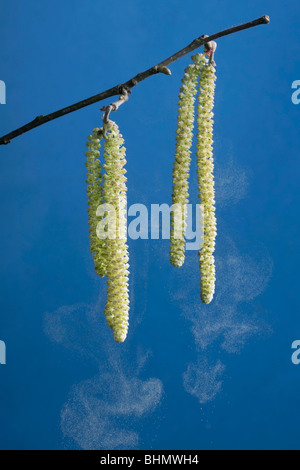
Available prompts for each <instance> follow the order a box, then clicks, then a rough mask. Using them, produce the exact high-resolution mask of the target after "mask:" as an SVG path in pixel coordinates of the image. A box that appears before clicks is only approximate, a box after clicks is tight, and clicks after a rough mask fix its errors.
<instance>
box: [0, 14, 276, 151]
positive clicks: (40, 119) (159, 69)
mask: <svg viewBox="0 0 300 470" xmlns="http://www.w3.org/2000/svg"><path fill="white" fill-rule="evenodd" d="M269 22H270V18H269V17H268V16H267V15H264V16H262V17H261V18H258V19H256V20H253V21H249V22H248V23H244V24H241V25H239V26H233V27H232V28H228V29H225V30H224V31H221V32H219V33H216V34H213V35H211V36H207V37H203V36H200V37H199V38H196V39H194V41H193V42H191V44H189V45H188V46H186V47H184V48H183V49H181V50H180V51H178V52H176V53H175V54H174V55H172V56H170V57H169V58H168V59H166V60H163V61H162V62H160V63H159V64H157V65H155V66H154V67H151V68H150V69H148V70H145V71H144V72H142V73H138V74H137V75H136V76H135V77H133V78H131V79H130V80H128V81H127V82H126V83H124V84H122V85H116V86H114V87H113V88H110V89H109V90H105V91H103V92H101V93H99V94H97V95H94V96H92V97H91V98H87V99H85V100H82V101H79V102H78V103H75V104H72V105H71V106H67V107H66V108H63V109H60V110H58V111H55V112H54V113H51V114H47V115H46V116H43V115H41V116H37V117H36V118H35V119H34V120H33V121H31V122H29V123H28V124H25V125H24V126H22V127H19V128H18V129H16V130H14V131H12V132H10V133H9V134H6V135H4V136H3V137H0V145H3V144H9V143H10V141H11V140H12V139H14V138H16V137H18V136H19V135H22V134H25V132H29V131H31V130H32V129H34V128H36V127H39V126H41V125H42V124H46V122H49V121H53V120H54V119H57V118H59V117H61V116H65V115H66V114H69V113H73V112H74V111H77V110H78V109H81V108H85V107H86V106H89V105H91V104H93V103H97V102H98V101H102V100H104V99H106V98H109V97H110V96H115V95H124V90H126V91H127V93H130V90H131V88H133V87H134V86H136V85H137V84H138V83H140V82H142V81H143V80H145V79H146V78H148V77H150V76H151V75H155V74H157V73H167V74H168V72H166V70H168V69H166V66H167V65H169V64H171V63H172V62H175V61H176V60H178V59H180V58H181V57H183V56H184V55H186V54H189V53H190V52H192V51H194V50H195V49H198V48H199V47H201V46H203V44H206V43H207V42H210V41H214V40H215V39H218V38H221V37H223V36H228V35H229V34H233V33H237V32H238V31H242V30H244V29H249V28H253V27H254V26H258V25H260V24H268V23H269Z"/></svg>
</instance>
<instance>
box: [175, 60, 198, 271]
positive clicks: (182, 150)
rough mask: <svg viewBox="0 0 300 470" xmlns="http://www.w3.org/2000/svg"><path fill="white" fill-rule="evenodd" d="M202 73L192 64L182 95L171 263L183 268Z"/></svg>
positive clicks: (196, 65) (178, 128) (178, 122)
mask: <svg viewBox="0 0 300 470" xmlns="http://www.w3.org/2000/svg"><path fill="white" fill-rule="evenodd" d="M199 73H200V66H199V64H196V63H194V64H190V65H188V67H187V68H186V69H185V73H184V76H183V79H182V80H181V82H182V85H181V88H180V92H179V101H178V117H177V131H176V149H175V161H174V165H173V194H172V203H173V210H172V212H171V234H170V240H171V244H170V261H171V264H172V265H173V266H175V267H180V266H182V264H183V263H184V258H185V255H184V253H185V230H186V204H188V202H189V182H188V178H189V173H190V162H191V157H190V155H191V146H192V140H193V129H194V105H195V96H196V93H197V82H198V76H199ZM175 205H176V206H175Z"/></svg>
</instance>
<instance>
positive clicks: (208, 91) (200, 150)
mask: <svg viewBox="0 0 300 470" xmlns="http://www.w3.org/2000/svg"><path fill="white" fill-rule="evenodd" d="M215 81H216V75H215V68H214V66H213V65H211V64H206V65H205V64H203V65H202V66H201V72H200V81H199V95H198V113H197V130H198V133H197V151H196V155H197V175H198V188H199V198H200V203H201V205H202V211H203V232H204V233H203V245H202V249H201V250H200V251H199V263H200V272H201V300H202V301H203V302H204V303H206V304H209V303H210V302H211V300H212V299H213V295H214V292H215V280H216V278H215V259H214V255H213V253H214V251H215V239H216V234H217V223H216V216H215V189H214V162H213V123H214V121H213V116H214V114H213V111H212V110H213V107H214V94H215Z"/></svg>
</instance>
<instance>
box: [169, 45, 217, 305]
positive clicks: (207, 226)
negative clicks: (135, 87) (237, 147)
mask: <svg viewBox="0 0 300 470" xmlns="http://www.w3.org/2000/svg"><path fill="white" fill-rule="evenodd" d="M192 59H193V64H191V65H189V66H188V67H187V68H186V70H185V74H184V77H183V79H182V86H181V88H180V93H179V113H178V125H177V135H176V150H175V162H174V167H173V194H172V202H173V207H174V204H176V206H177V205H180V206H181V208H182V210H181V212H180V211H179V210H178V208H177V210H174V209H173V212H171V237H170V238H171V245H170V260H171V263H172V264H173V265H174V266H176V267H180V266H181V265H182V264H183V262H184V257H185V256H184V252H185V229H186V210H185V205H186V204H188V198H189V194H188V189H189V184H188V178H189V171H190V162H191V157H190V155H191V145H192V138H193V129H194V105H195V96H196V93H197V84H198V81H199V95H198V100H199V101H198V106H197V151H196V156H197V176H198V190H199V198H200V203H201V216H202V218H203V235H202V239H203V244H202V249H201V250H200V251H199V263H200V273H201V300H202V301H203V302H204V303H206V304H208V303H210V302H211V300H212V298H213V295H214V291H215V260H214V256H213V253H214V250H215V238H216V233H217V229H216V217H215V192H214V176H213V170H214V164H213V112H212V110H213V106H214V92H215V80H216V75H215V68H214V66H213V65H212V64H210V63H208V62H207V59H206V58H205V54H199V53H198V54H195V55H194V56H193V57H192ZM176 224H179V228H180V230H178V225H177V230H175V228H176Z"/></svg>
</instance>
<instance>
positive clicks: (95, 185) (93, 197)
mask: <svg viewBox="0 0 300 470" xmlns="http://www.w3.org/2000/svg"><path fill="white" fill-rule="evenodd" d="M101 137H102V135H99V129H98V128H96V129H93V133H92V134H91V135H89V136H88V141H87V144H86V145H87V148H88V151H87V152H85V155H86V164H85V165H86V168H87V179H86V183H87V197H88V219H89V220H88V222H89V236H90V251H91V254H92V257H93V259H94V266H95V271H96V273H97V274H98V275H99V276H100V277H103V276H105V266H106V260H105V240H100V239H99V238H98V237H97V233H96V228H97V224H98V222H99V221H100V220H101V217H98V216H97V215H96V212H97V208H98V206H99V205H100V204H103V192H102V185H101V183H102V175H101V166H100V160H99V156H100V147H101V145H100V138H101Z"/></svg>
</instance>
